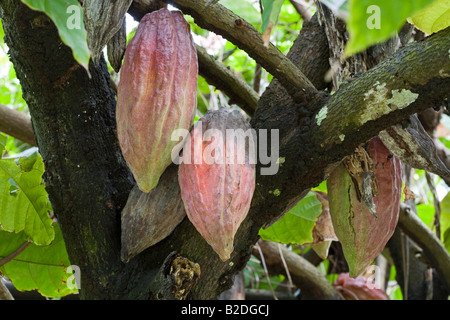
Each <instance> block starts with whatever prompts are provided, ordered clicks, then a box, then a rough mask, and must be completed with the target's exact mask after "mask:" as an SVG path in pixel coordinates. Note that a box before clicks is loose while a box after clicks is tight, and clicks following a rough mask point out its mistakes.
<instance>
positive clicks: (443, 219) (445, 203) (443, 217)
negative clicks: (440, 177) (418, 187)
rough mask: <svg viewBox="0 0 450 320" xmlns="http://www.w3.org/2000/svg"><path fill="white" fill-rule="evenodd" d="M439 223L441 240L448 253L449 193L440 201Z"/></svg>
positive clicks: (449, 240)
mask: <svg viewBox="0 0 450 320" xmlns="http://www.w3.org/2000/svg"><path fill="white" fill-rule="evenodd" d="M439 223H440V226H441V240H442V242H443V243H444V246H445V248H446V249H447V251H448V252H449V253H450V192H449V193H447V195H446V196H445V197H444V199H442V201H441V214H440V219H439Z"/></svg>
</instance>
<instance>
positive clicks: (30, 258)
mask: <svg viewBox="0 0 450 320" xmlns="http://www.w3.org/2000/svg"><path fill="white" fill-rule="evenodd" d="M54 229H55V238H54V240H53V242H52V243H51V244H50V245H48V246H37V245H35V244H33V243H31V244H30V245H28V247H26V249H25V250H24V251H22V252H21V253H20V254H19V255H17V256H16V257H15V258H14V259H13V260H11V261H9V262H7V263H6V264H5V265H3V266H1V267H0V272H1V273H2V274H4V275H5V276H7V277H8V278H9V279H10V280H11V281H12V283H13V284H14V286H15V287H16V288H17V290H20V291H27V290H38V291H39V292H40V293H41V294H42V295H44V296H47V297H62V296H65V295H67V294H70V293H74V292H76V291H77V288H76V286H75V283H74V281H72V278H74V276H72V273H71V272H69V270H70V269H69V270H68V267H69V266H70V262H69V257H68V255H67V251H66V247H65V244H64V240H63V238H62V235H61V230H60V228H59V226H58V224H54ZM26 241H27V236H26V235H25V234H24V232H20V233H9V232H6V231H1V230H0V259H3V258H5V257H7V256H9V255H10V254H11V253H12V252H14V251H16V250H17V248H19V247H20V246H21V245H22V244H23V243H25V242H26ZM75 275H76V274H75Z"/></svg>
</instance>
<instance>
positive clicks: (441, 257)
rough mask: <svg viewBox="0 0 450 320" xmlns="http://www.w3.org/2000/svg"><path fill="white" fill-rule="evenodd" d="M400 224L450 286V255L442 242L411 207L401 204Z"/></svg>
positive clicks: (449, 286)
mask: <svg viewBox="0 0 450 320" xmlns="http://www.w3.org/2000/svg"><path fill="white" fill-rule="evenodd" d="M398 225H399V227H400V228H401V229H402V231H403V232H404V233H405V234H406V235H407V236H408V237H410V238H411V239H412V240H413V241H414V242H415V243H417V245H419V247H421V248H422V250H423V253H424V255H425V257H426V258H427V260H428V261H429V262H430V263H431V265H432V266H433V267H435V268H436V269H437V270H438V271H439V273H440V274H441V275H442V276H443V278H444V279H445V282H446V283H447V288H450V255H449V254H448V252H447V250H446V249H445V247H444V246H443V244H442V242H441V241H440V240H439V239H438V238H437V237H436V235H435V234H434V233H433V232H432V231H431V230H430V228H428V227H427V226H426V225H425V224H424V223H423V221H422V220H420V218H419V217H418V216H417V215H415V214H414V213H413V212H411V209H410V208H409V207H408V206H407V205H405V204H402V205H401V210H400V215H399V219H398Z"/></svg>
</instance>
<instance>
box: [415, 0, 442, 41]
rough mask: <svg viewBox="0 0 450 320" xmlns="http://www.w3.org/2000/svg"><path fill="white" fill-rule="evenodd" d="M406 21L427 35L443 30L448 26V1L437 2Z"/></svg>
mask: <svg viewBox="0 0 450 320" xmlns="http://www.w3.org/2000/svg"><path fill="white" fill-rule="evenodd" d="M408 20H409V21H410V22H412V23H413V24H414V25H415V26H416V27H417V28H418V29H420V30H422V31H423V32H425V33H428V34H432V33H435V32H438V31H439V30H442V29H445V28H447V27H448V26H449V25H450V0H437V1H435V2H433V3H432V4H431V5H429V6H428V7H426V8H425V9H422V10H420V11H419V12H418V13H416V14H415V15H414V16H412V17H411V18H410V19H408Z"/></svg>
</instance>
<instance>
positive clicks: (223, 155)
mask: <svg viewBox="0 0 450 320" xmlns="http://www.w3.org/2000/svg"><path fill="white" fill-rule="evenodd" d="M250 129H251V127H250V124H249V123H248V122H247V121H245V119H244V118H243V116H242V115H241V114H240V113H239V112H238V111H233V112H228V111H227V110H226V109H220V110H217V111H208V112H207V113H206V114H205V116H204V117H202V118H201V119H200V120H199V121H197V122H196V123H195V125H194V127H193V129H192V131H191V133H190V137H189V138H188V139H187V140H186V144H185V145H184V148H183V151H182V158H183V159H182V160H181V163H180V165H179V168H178V181H179V184H180V189H181V197H182V199H183V203H184V208H185V210H186V214H187V216H188V218H189V220H190V221H191V222H192V224H193V225H194V226H195V228H196V229H197V231H198V232H199V233H200V234H201V235H202V237H203V238H204V239H205V240H206V242H207V243H208V244H209V245H210V246H211V247H212V248H213V249H214V251H215V252H216V253H217V254H218V255H219V257H220V258H221V259H222V261H226V260H228V259H229V258H230V254H231V252H232V251H233V241H234V236H235V234H236V231H237V230H238V228H239V226H240V224H241V222H242V221H243V220H244V219H245V217H246V216H247V213H248V210H249V208H250V202H251V200H252V197H253V191H254V189H255V165H254V161H253V160H252V159H254V154H253V153H252V152H253V150H254V149H252V147H251V144H252V141H254V140H253V138H254V137H253V136H252V135H250V137H249V139H251V140H252V141H249V142H248V143H246V142H245V139H243V135H244V134H245V133H249V132H251V131H252V130H250ZM247 130H249V131H247ZM230 132H231V133H236V134H237V135H238V136H239V134H242V135H241V136H239V137H238V138H237V139H234V138H232V137H231V136H229V135H227V133H230ZM207 141H211V142H210V143H208V142H207Z"/></svg>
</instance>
